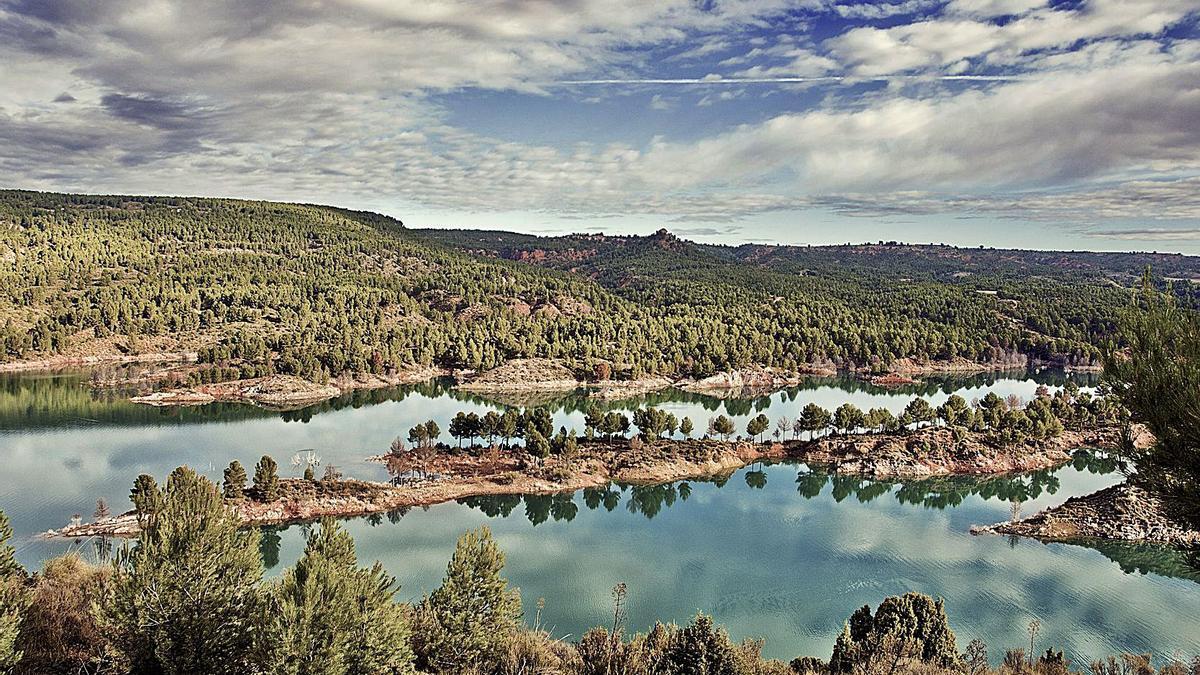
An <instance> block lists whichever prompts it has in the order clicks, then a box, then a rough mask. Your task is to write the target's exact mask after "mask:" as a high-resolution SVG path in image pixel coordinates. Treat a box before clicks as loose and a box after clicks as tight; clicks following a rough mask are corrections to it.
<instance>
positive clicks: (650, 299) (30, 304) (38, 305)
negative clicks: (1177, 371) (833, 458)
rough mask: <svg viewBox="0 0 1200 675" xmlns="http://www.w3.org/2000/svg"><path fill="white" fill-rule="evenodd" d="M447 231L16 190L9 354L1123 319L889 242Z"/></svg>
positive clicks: (227, 353)
mask: <svg viewBox="0 0 1200 675" xmlns="http://www.w3.org/2000/svg"><path fill="white" fill-rule="evenodd" d="M439 236H440V235H439ZM436 239H437V236H434V234H431V233H419V234H417V233H413V232H410V231H408V230H406V229H405V228H404V227H403V226H402V224H401V223H400V222H399V221H395V220H393V219H389V218H385V217H382V216H377V215H374V214H366V213H360V212H351V211H345V210H340V209H331V208H323V207H316V206H305V205H291V204H272V203H267V202H243V201H235V200H218V199H173V198H149V197H103V196H78V195H54V194H46V193H31V192H21V191H0V258H2V259H4V260H5V261H6V264H5V265H3V266H0V360H5V361H15V360H28V359H34V358H40V357H45V356H51V355H56V354H69V353H76V352H77V351H81V350H82V351H88V350H101V351H106V352H110V353H129V354H136V353H143V352H152V351H185V350H193V349H194V350H196V351H197V352H198V354H199V358H200V360H201V363H202V364H203V366H204V367H202V368H200V369H197V370H196V371H194V372H193V373H192V374H191V375H190V376H189V377H190V378H191V379H192V381H193V383H198V382H204V381H212V380H224V379H231V378H237V377H248V376H258V375H265V374H271V373H283V374H293V375H299V376H302V377H306V378H310V379H313V380H317V381H324V380H328V379H330V378H336V377H338V376H341V375H343V374H346V373H377V374H387V373H390V372H395V371H397V370H399V369H403V368H406V367H410V366H414V365H420V366H428V365H436V366H441V367H446V368H467V369H487V368H492V367H495V366H497V365H499V364H501V363H504V362H505V361H508V360H510V359H514V358H525V357H545V358H553V359H559V360H561V361H562V362H564V363H566V364H568V365H569V366H570V367H571V368H572V369H573V370H575V372H576V373H577V374H578V375H579V376H580V377H583V378H586V377H594V376H595V375H596V374H597V373H601V372H607V373H609V374H610V375H611V376H612V377H616V378H638V377H642V376H644V375H649V374H664V375H671V376H690V377H704V376H708V375H711V374H714V373H716V372H720V371H726V370H733V369H738V368H745V367H750V366H771V367H778V368H782V369H787V370H800V369H803V368H805V367H808V366H811V365H813V364H823V365H830V366H835V367H842V368H850V367H870V368H876V369H886V368H887V367H888V366H889V365H890V364H892V363H894V362H896V361H897V360H900V359H913V360H916V361H926V360H937V359H955V358H964V359H970V360H975V361H983V362H993V363H1017V362H1020V360H1021V359H1023V358H1024V357H1025V356H1034V357H1039V358H1053V359H1059V360H1064V359H1065V360H1066V361H1069V362H1072V363H1075V362H1077V363H1084V364H1092V363H1096V362H1097V361H1098V360H1099V358H1100V354H1101V350H1102V348H1103V347H1104V346H1105V345H1106V344H1108V343H1109V342H1110V341H1112V340H1115V339H1117V338H1116V335H1115V333H1114V329H1113V326H1114V322H1115V318H1114V317H1115V316H1116V314H1117V312H1118V310H1119V308H1120V307H1121V306H1122V304H1123V302H1124V301H1125V298H1126V297H1127V295H1126V294H1125V292H1124V291H1123V290H1122V289H1120V288H1116V287H1113V286H1112V284H1110V283H1108V281H1107V280H1096V279H1073V280H1064V279H1044V278H1041V277H1033V278H1029V279H1024V280H1009V281H1007V282H1006V283H1007V285H1006V286H1004V287H1003V288H1002V291H1001V292H1003V293H1004V296H1003V297H1000V296H991V295H985V294H981V293H978V292H976V291H978V290H980V289H979V288H976V287H971V286H964V285H962V284H956V283H947V282H945V281H941V280H928V279H926V280H908V281H905V280H904V279H906V277H902V276H901V274H900V272H899V269H900V268H897V270H895V271H893V270H890V268H889V267H888V265H889V264H890V263H887V259H886V258H881V259H880V260H881V262H880V265H881V266H882V267H881V269H879V270H876V272H875V273H872V274H866V275H861V277H856V276H854V275H846V274H844V273H840V272H839V271H838V269H837V267H836V265H820V266H817V267H815V268H814V269H809V270H805V271H803V272H801V271H799V270H795V269H791V268H775V267H770V266H762V265H756V264H753V263H752V262H750V261H745V260H734V259H729V258H725V257H721V256H718V255H714V254H712V253H711V252H708V251H706V250H702V249H699V248H697V247H695V246H694V245H691V244H688V243H686V242H675V243H671V242H666V243H664V242H663V241H662V240H661V238H656V237H648V238H636V239H633V240H630V241H629V242H627V243H626V244H624V245H622V246H621V247H619V248H614V249H612V250H611V251H608V252H602V253H601V254H600V255H597V256H596V257H595V259H589V260H587V261H585V262H582V263H580V265H581V266H582V267H581V268H580V269H575V268H566V267H564V268H563V269H552V268H547V267H543V266H539V265H534V264H530V263H523V262H514V261H508V260H502V259H494V258H484V257H479V256H476V255H472V254H471V253H470V251H471V250H472V249H471V248H470V247H465V250H459V248H458V246H459V244H458V243H457V242H454V241H448V242H446V243H443V242H441V241H437V240H436ZM601 248H603V246H601ZM572 270H575V271H572Z"/></svg>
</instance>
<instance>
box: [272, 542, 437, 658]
mask: <svg viewBox="0 0 1200 675" xmlns="http://www.w3.org/2000/svg"><path fill="white" fill-rule="evenodd" d="M395 592H396V587H395V581H394V580H393V579H392V578H391V577H390V576H388V575H387V574H386V573H385V572H384V571H383V568H382V567H381V566H380V565H378V564H376V565H375V566H374V567H372V568H370V569H360V568H359V567H358V558H357V556H356V554H355V550H354V540H353V539H352V538H351V537H350V535H349V534H348V533H346V532H345V531H344V530H342V529H341V528H340V527H338V525H337V523H336V522H335V521H334V520H333V519H331V518H330V519H325V520H323V521H321V525H320V527H319V528H317V529H316V530H314V531H313V533H312V534H311V535H310V536H309V538H308V544H307V546H306V547H305V549H304V555H303V557H301V558H300V560H299V561H298V562H297V563H296V566H295V567H294V568H293V569H291V570H288V571H287V572H285V573H284V575H283V578H282V579H281V580H280V581H279V582H278V583H277V584H276V585H275V587H274V590H273V593H274V597H275V599H276V604H277V614H276V615H275V621H276V627H277V634H278V635H279V636H280V643H279V647H278V649H277V655H276V656H275V663H276V668H277V670H278V671H279V672H284V673H289V674H291V675H376V674H385V673H386V674H396V673H411V672H413V670H412V661H413V654H412V649H411V647H410V645H409V639H408V624H407V622H406V621H405V619H404V616H403V613H402V610H401V608H400V607H398V606H397V605H396V604H395V601H394V599H393V597H394V595H395Z"/></svg>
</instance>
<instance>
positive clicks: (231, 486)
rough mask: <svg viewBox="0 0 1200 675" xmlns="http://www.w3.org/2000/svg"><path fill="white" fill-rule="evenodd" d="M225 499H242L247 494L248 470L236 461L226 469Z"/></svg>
mask: <svg viewBox="0 0 1200 675" xmlns="http://www.w3.org/2000/svg"><path fill="white" fill-rule="evenodd" d="M223 488H224V494H225V499H241V498H242V497H243V496H245V494H246V469H245V468H243V467H242V463H241V462H239V461H237V460H236V459H235V460H233V461H232V462H230V463H229V466H228V467H226V469H225V482H224V485H223Z"/></svg>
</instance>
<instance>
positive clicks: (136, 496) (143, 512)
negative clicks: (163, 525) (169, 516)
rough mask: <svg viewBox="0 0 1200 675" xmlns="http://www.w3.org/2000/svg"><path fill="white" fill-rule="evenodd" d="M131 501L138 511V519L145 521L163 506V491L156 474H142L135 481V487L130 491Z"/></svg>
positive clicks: (134, 508)
mask: <svg viewBox="0 0 1200 675" xmlns="http://www.w3.org/2000/svg"><path fill="white" fill-rule="evenodd" d="M129 501H131V502H133V510H134V511H135V512H136V513H137V517H138V521H139V522H141V523H143V524H144V523H145V521H146V520H147V519H149V518H153V517H154V514H156V513H158V511H159V510H160V509H161V508H162V492H160V491H159V489H158V482H157V481H155V480H154V476H151V475H148V474H142V475H140V476H138V477H137V479H136V480H135V481H133V489H132V490H130V492H129Z"/></svg>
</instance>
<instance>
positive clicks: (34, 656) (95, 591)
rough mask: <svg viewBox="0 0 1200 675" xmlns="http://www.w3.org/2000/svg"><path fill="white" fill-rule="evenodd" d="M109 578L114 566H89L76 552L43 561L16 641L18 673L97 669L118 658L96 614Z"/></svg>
mask: <svg viewBox="0 0 1200 675" xmlns="http://www.w3.org/2000/svg"><path fill="white" fill-rule="evenodd" d="M110 579H111V570H110V568H108V567H96V566H93V565H89V564H88V563H87V562H85V561H84V560H83V558H81V557H80V556H79V554H77V553H69V554H67V555H65V556H63V557H61V558H55V559H53V560H50V561H48V562H47V563H46V564H45V566H44V567H43V569H42V573H41V574H40V575H39V576H38V577H37V582H36V584H35V585H34V588H33V594H32V602H31V603H30V605H29V608H28V610H27V611H26V613H25V618H24V621H23V622H22V624H21V632H20V635H19V637H18V639H17V648H18V649H19V650H20V651H21V652H22V657H21V661H20V663H19V664H18V666H17V669H16V672H17V674H18V675H25V674H28V675H54V674H59V673H61V674H62V675H74V674H75V673H89V672H97V671H98V670H100V669H101V668H102V667H103V666H104V665H106V664H109V663H111V662H112V661H113V660H114V656H115V655H114V654H113V653H112V652H111V649H110V648H109V646H108V640H107V639H106V637H105V635H104V633H103V632H102V630H101V627H100V625H99V624H98V622H97V621H96V616H95V613H94V612H93V605H98V604H99V603H100V602H101V601H102V600H103V599H104V597H105V593H106V592H107V586H108V584H109V581H110Z"/></svg>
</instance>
